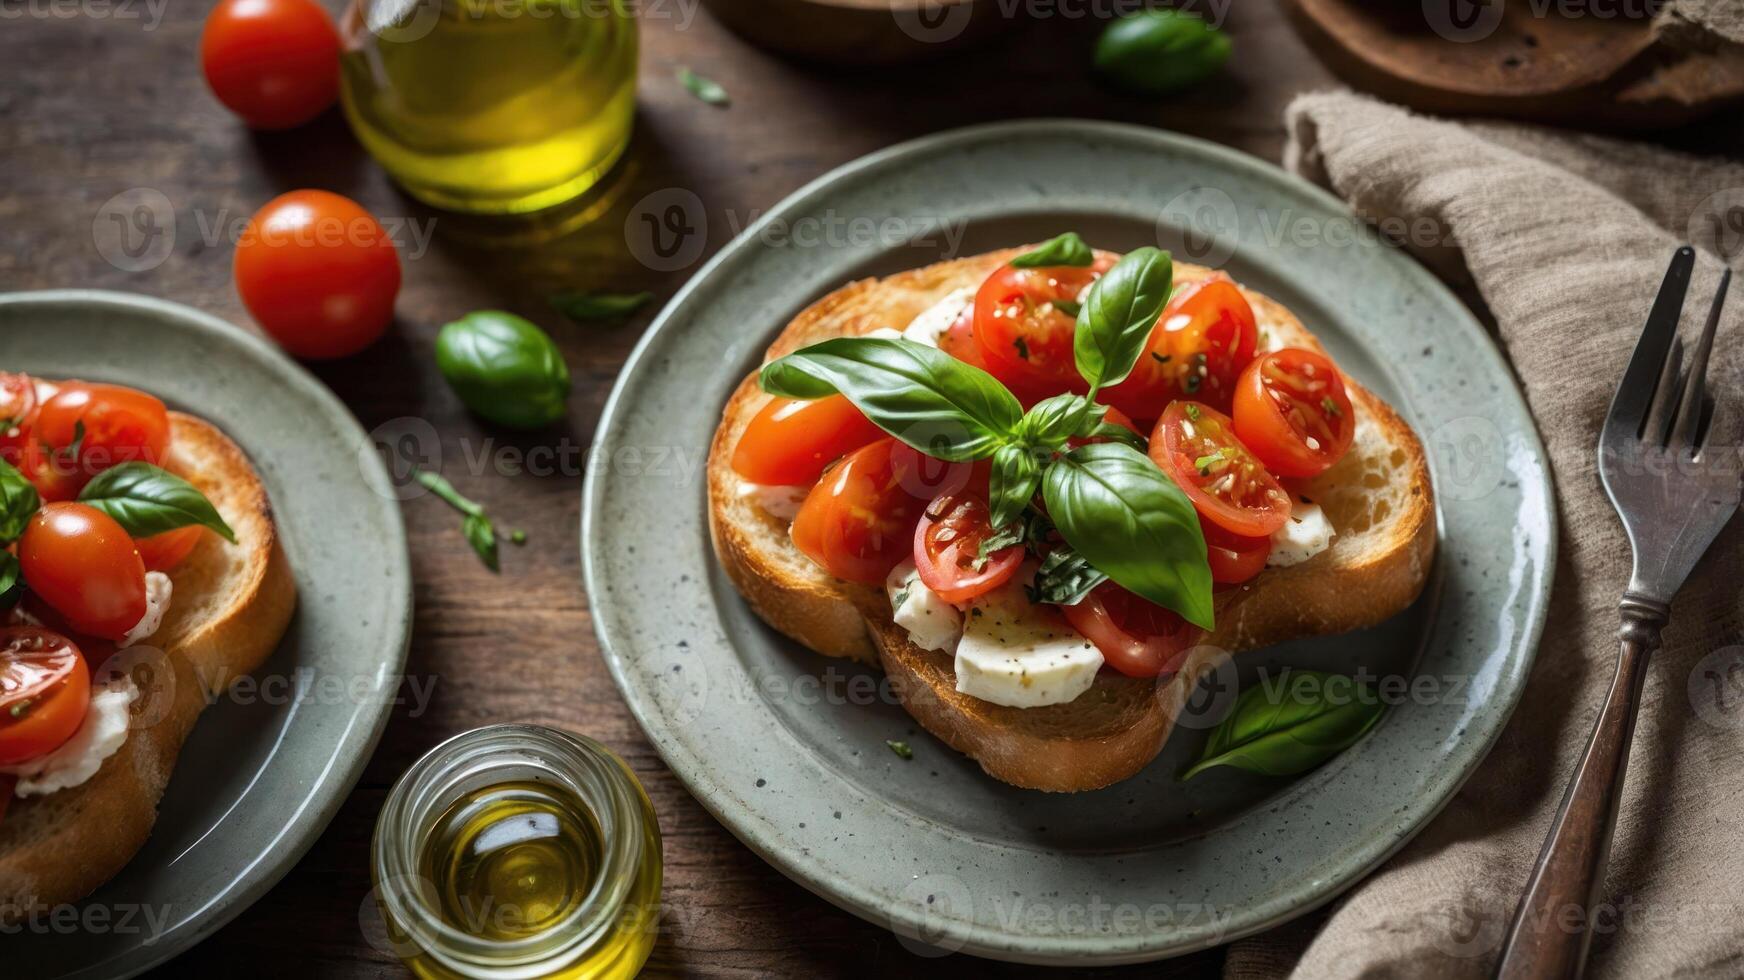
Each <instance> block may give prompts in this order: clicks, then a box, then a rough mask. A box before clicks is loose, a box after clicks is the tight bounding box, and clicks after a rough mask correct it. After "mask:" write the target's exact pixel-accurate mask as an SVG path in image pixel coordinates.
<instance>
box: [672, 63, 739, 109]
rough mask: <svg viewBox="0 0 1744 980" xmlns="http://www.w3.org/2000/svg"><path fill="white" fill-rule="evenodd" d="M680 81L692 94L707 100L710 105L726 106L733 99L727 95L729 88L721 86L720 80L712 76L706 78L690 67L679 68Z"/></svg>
mask: <svg viewBox="0 0 1744 980" xmlns="http://www.w3.org/2000/svg"><path fill="white" fill-rule="evenodd" d="M678 81H679V83H680V84H682V85H683V86H684V87H685V88H686V89H687V90H688V91H689V92H690V94H691V95H694V96H696V97H697V98H699V99H701V100H703V101H704V102H707V103H708V104H709V105H718V106H724V105H727V104H728V103H729V102H731V101H732V99H730V98H728V97H727V90H726V89H725V88H723V87H722V86H721V83H720V82H717V81H715V80H714V79H712V78H704V77H702V76H701V75H698V74H697V73H696V72H694V71H691V70H690V69H689V68H680V69H679V70H678Z"/></svg>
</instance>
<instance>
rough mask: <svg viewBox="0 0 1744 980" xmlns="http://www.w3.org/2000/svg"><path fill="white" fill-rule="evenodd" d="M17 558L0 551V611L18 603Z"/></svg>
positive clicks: (7, 552)
mask: <svg viewBox="0 0 1744 980" xmlns="http://www.w3.org/2000/svg"><path fill="white" fill-rule="evenodd" d="M19 591H20V590H19V589H18V556H17V555H15V554H13V553H12V552H10V551H0V609H4V608H6V607H8V606H11V605H12V604H13V603H15V602H17V601H18V595H17V594H16V593H17V592H19Z"/></svg>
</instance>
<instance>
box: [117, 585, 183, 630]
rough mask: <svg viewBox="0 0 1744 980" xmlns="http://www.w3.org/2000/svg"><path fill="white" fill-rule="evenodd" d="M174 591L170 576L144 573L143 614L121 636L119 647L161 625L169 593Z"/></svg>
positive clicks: (167, 606)
mask: <svg viewBox="0 0 1744 980" xmlns="http://www.w3.org/2000/svg"><path fill="white" fill-rule="evenodd" d="M174 591H175V585H174V583H172V582H171V581H170V577H169V576H168V575H165V574H164V573H162V572H146V573H145V615H143V616H141V617H139V622H137V623H134V624H133V628H132V629H130V630H128V631H127V635H126V636H123V637H122V638H121V644H120V645H121V647H123V648H126V647H130V646H132V645H134V644H135V643H138V642H140V641H141V640H144V639H146V638H148V637H150V636H151V635H152V634H153V633H156V632H157V628H158V627H159V626H162V625H163V618H164V613H166V612H169V609H170V594H171V593H172V592H174Z"/></svg>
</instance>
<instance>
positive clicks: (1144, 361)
mask: <svg viewBox="0 0 1744 980" xmlns="http://www.w3.org/2000/svg"><path fill="white" fill-rule="evenodd" d="M1258 343H1259V325H1258V323H1257V322H1256V321H1255V319H1254V312H1253V307H1252V306H1250V305H1249V304H1248V301H1247V298H1246V297H1244V296H1242V294H1241V290H1240V289H1239V288H1237V287H1236V285H1235V283H1233V282H1231V281H1230V280H1229V277H1228V276H1225V275H1223V274H1222V273H1218V274H1216V275H1214V276H1212V277H1211V278H1209V279H1201V280H1199V281H1198V282H1194V283H1189V284H1187V285H1185V286H1182V287H1181V289H1180V291H1179V292H1177V293H1175V295H1174V296H1172V297H1170V298H1169V303H1168V305H1167V306H1165V307H1163V315H1162V316H1161V317H1160V318H1159V319H1158V320H1157V326H1156V329H1155V330H1152V331H1151V336H1150V340H1149V341H1148V343H1147V345H1146V347H1145V351H1144V353H1142V354H1140V355H1139V358H1138V362H1137V363H1136V364H1134V365H1133V368H1132V373H1131V374H1130V375H1127V378H1126V380H1125V381H1122V382H1121V383H1120V384H1117V385H1115V386H1114V387H1113V388H1110V389H1108V391H1107V392H1105V395H1106V399H1107V401H1108V403H1109V404H1110V405H1114V406H1117V407H1119V408H1120V409H1121V410H1123V411H1125V412H1126V413H1127V414H1129V415H1131V416H1132V417H1133V418H1139V419H1147V420H1148V419H1154V418H1156V417H1157V416H1158V415H1160V414H1162V411H1163V409H1164V408H1165V407H1167V406H1168V404H1169V402H1171V401H1173V400H1175V399H1177V398H1190V399H1193V400H1194V401H1198V402H1203V403H1205V404H1207V405H1211V406H1213V407H1216V408H1219V409H1228V408H1229V402H1230V398H1231V396H1232V395H1233V394H1234V392H1235V382H1236V379H1237V378H1239V377H1240V376H1241V371H1242V369H1243V368H1245V367H1247V365H1248V362H1250V361H1252V360H1253V356H1254V347H1255V346H1256V345H1257V344H1258Z"/></svg>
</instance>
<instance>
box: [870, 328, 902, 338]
mask: <svg viewBox="0 0 1744 980" xmlns="http://www.w3.org/2000/svg"><path fill="white" fill-rule="evenodd" d="M864 336H867V337H877V338H878V339H879V340H901V339H902V331H900V330H898V329H896V328H895V327H879V328H878V329H877V330H871V331H868V332H867V333H865V334H864Z"/></svg>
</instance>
